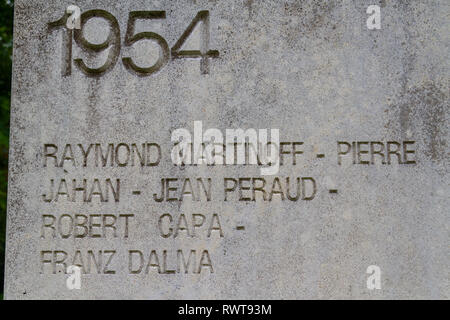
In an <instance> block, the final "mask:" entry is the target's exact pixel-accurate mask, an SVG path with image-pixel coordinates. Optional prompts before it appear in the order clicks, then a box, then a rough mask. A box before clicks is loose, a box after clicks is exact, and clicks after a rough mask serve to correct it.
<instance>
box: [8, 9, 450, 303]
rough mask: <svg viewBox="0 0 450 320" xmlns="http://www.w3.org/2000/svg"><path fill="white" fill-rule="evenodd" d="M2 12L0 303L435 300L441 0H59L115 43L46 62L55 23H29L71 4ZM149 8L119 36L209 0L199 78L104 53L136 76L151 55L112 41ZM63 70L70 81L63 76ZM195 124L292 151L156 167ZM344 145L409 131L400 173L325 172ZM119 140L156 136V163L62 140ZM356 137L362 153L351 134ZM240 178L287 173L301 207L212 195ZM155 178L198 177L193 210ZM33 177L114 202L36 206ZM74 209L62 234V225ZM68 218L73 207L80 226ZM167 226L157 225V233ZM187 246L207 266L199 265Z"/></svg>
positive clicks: (442, 254)
mask: <svg viewBox="0 0 450 320" xmlns="http://www.w3.org/2000/svg"><path fill="white" fill-rule="evenodd" d="M15 3H16V4H15V38H14V70H13V73H14V74H13V92H12V100H13V104H12V118H11V151H10V177H9V195H8V196H9V199H8V221H7V248H6V249H7V256H6V283H5V290H6V291H5V292H6V296H5V297H6V298H7V299H82V298H83V299H104V298H112V299H180V298H189V299H215V298H222V299H230V298H236V299H240V298H246V299H253V298H255V299H256V298H258V299H271V298H277V299H302V298H312V299H328V298H352V299H356V298H363V299H366V298H367V299H380V298H388V299H398V298H425V299H429V298H438V299H448V298H449V293H450V292H449V268H448V267H449V250H448V244H449V232H448V227H449V209H448V208H449V206H450V203H449V151H448V141H449V134H448V119H449V64H448V61H449V56H448V53H449V34H450V32H449V31H450V30H449V24H448V14H449V5H448V1H446V0H438V1H436V0H433V1H431V0H430V1H389V0H384V1H366V0H361V1H350V0H343V1H313V0H307V1H252V0H230V1H206V0H197V1H195V0H194V1H187V0H182V1H144V0H134V1H118V0H108V1H103V0H101V1H87V0H82V1H76V4H77V5H78V6H79V7H80V8H81V10H82V12H86V11H89V10H93V9H101V10H105V11H107V12H109V13H110V14H111V15H113V16H114V17H115V19H117V23H118V26H119V29H120V42H119V41H118V42H115V40H114V39H115V38H114V35H117V33H118V32H117V30H118V29H117V28H115V29H114V30H116V32H115V33H114V32H113V33H112V37H111V39H112V40H111V42H110V44H111V45H112V48H110V49H107V50H106V51H104V52H100V53H96V52H90V53H89V52H87V50H86V48H85V49H83V48H82V47H81V46H80V44H81V45H82V42H81V41H79V43H77V42H75V41H73V48H72V51H73V56H72V59H68V58H65V54H67V52H68V51H67V50H68V49H67V48H68V47H67V44H66V43H64V42H63V34H66V33H67V30H66V29H62V28H61V29H54V30H49V28H48V26H47V24H48V23H49V22H51V21H56V20H58V19H59V18H61V17H62V16H63V13H64V11H65V8H66V7H67V6H68V5H70V4H72V3H71V1H65V0H64V1H60V0H58V1H56V0H16V1H15ZM371 4H378V5H380V7H381V29H380V30H368V29H367V27H366V20H367V18H368V14H367V13H366V8H367V7H368V6H369V5H371ZM150 10H160V11H165V12H166V18H165V19H157V20H147V21H146V20H139V21H137V23H136V29H135V33H138V32H144V31H152V32H156V33H158V34H160V35H161V36H162V37H163V38H164V39H165V41H167V43H168V47H169V48H172V47H173V46H174V45H175V43H176V42H177V40H178V39H179V38H180V36H181V35H182V34H183V32H184V31H185V30H186V28H187V27H188V25H189V24H190V23H191V21H192V20H193V19H194V17H195V16H196V15H197V13H198V12H199V11H202V10H208V11H209V16H210V18H209V19H210V20H209V28H208V29H209V36H210V41H209V49H211V50H218V51H219V57H217V58H211V59H208V61H209V63H208V64H209V67H208V68H209V73H207V74H202V73H201V70H203V71H207V69H206V68H205V67H204V68H203V69H201V67H200V60H199V59H183V58H182V59H172V58H171V57H169V61H168V63H167V64H166V65H165V66H164V67H163V68H162V69H161V70H159V71H158V72H156V73H155V74H152V75H149V76H138V75H136V74H135V73H133V72H130V71H129V70H127V69H126V68H125V65H124V63H123V62H122V58H123V57H129V56H131V57H132V58H133V59H134V62H135V64H137V65H142V66H147V67H148V66H150V65H151V64H153V63H154V62H155V61H156V60H157V58H156V57H158V54H159V51H158V47H157V45H156V44H155V42H150V41H138V42H137V43H135V44H134V45H133V46H127V45H126V42H125V35H126V30H127V27H128V24H127V22H128V20H129V13H130V12H132V11H150ZM200 26H201V25H199V26H197V27H200ZM108 28H109V27H108V23H106V20H105V19H103V18H93V19H92V20H90V21H89V22H88V23H87V24H86V26H85V27H84V28H83V33H84V35H85V36H86V38H87V40H88V41H91V42H94V43H97V44H98V43H101V42H103V41H105V39H107V35H108V33H109V31H108V30H109V29H108ZM205 30H206V29H205ZM207 35H208V33H207V32H203V33H202V32H200V31H199V30H197V28H196V29H195V30H194V32H193V34H192V37H189V43H188V42H186V46H190V47H191V48H187V49H196V48H198V47H199V46H202V48H203V49H204V48H205V42H204V41H203V40H205V39H206V38H205V37H207ZM118 43H120V46H121V48H120V50H118V48H117V47H114V46H115V45H117V44H118ZM115 48H116V49H115ZM132 48H133V49H132ZM182 49H183V48H182ZM185 49H186V48H185ZM203 49H202V50H203ZM207 49H208V48H207ZM108 52H112V53H108ZM80 58H81V59H83V61H84V62H85V63H86V65H87V66H89V67H91V68H93V67H94V66H95V67H99V66H101V65H102V64H104V62H105V61H109V62H111V63H112V64H111V68H110V70H108V71H107V72H105V73H104V74H100V75H98V74H97V75H95V74H87V73H86V72H83V71H82V70H80V68H79V67H78V66H77V64H76V62H75V61H73V59H80ZM116 58H117V61H116V62H115V59H116ZM68 61H69V62H70V66H71V73H70V74H66V75H65V76H63V75H62V72H63V71H62V70H63V68H64V67H63V66H64V63H67V62H68ZM114 62H115V63H114ZM194 121H202V123H203V127H204V129H207V128H218V129H220V130H225V129H228V128H230V129H236V128H242V129H249V128H256V129H262V128H278V129H280V140H281V141H286V142H303V145H302V146H301V148H300V149H301V150H303V154H301V155H299V156H297V163H296V165H293V164H292V156H290V155H286V156H285V164H284V165H283V166H281V167H280V171H279V172H278V173H277V174H276V175H275V176H264V177H263V176H261V174H260V170H259V169H260V168H259V167H257V166H244V165H227V166H219V165H218V166H202V165H199V166H186V167H184V168H181V167H179V166H175V165H174V164H173V163H172V162H171V158H170V152H171V149H172V147H173V143H172V142H171V134H172V132H173V131H174V130H175V129H178V128H187V129H189V130H191V132H192V131H193V126H194ZM343 141H347V142H350V143H351V142H354V141H362V142H371V141H372V142H382V143H383V146H384V147H385V148H386V147H387V143H388V142H397V143H399V144H401V145H402V146H403V145H404V144H403V142H404V141H413V142H414V144H411V145H407V148H410V150H414V151H415V153H414V154H412V153H409V154H407V155H406V156H407V157H410V159H413V160H411V161H414V162H415V163H401V164H399V163H398V161H397V157H396V155H392V159H391V160H392V161H391V164H382V163H381V158H380V157H378V156H377V155H375V161H374V164H359V163H353V160H352V154H349V155H347V156H344V157H342V163H341V165H339V164H338V142H343ZM121 143H123V144H127V145H129V146H131V145H132V144H137V146H138V147H140V146H141V145H142V143H156V144H158V145H159V146H160V147H161V161H160V163H159V165H157V166H144V167H141V165H140V164H139V163H138V162H137V160H136V159H135V160H136V165H135V166H131V165H130V163H131V160H130V162H129V164H128V165H127V166H123V167H122V166H119V165H118V164H117V163H115V164H114V165H113V166H110V165H109V163H108V164H107V166H106V167H102V166H101V162H98V164H99V166H96V165H95V161H94V158H95V157H94V153H91V154H90V156H89V158H88V161H87V163H86V166H84V165H83V156H82V153H81V151H80V150H81V149H80V147H79V146H78V144H81V145H82V146H83V147H86V148H87V147H88V146H89V145H90V144H94V145H95V144H99V145H100V146H101V147H102V148H103V151H104V152H106V150H107V146H108V144H114V147H117V146H118V145H119V144H121ZM46 144H47V145H55V146H57V147H58V152H57V156H58V166H56V165H55V161H54V159H53V158H51V157H49V156H47V157H46V156H45V154H46V153H45V152H46V150H45V145H46ZM68 144H70V145H71V146H72V151H73V153H74V154H73V157H74V159H75V165H74V164H73V161H71V160H70V158H71V156H72V155H71V154H70V150H66V151H67V152H66V154H65V156H66V160H65V161H63V166H62V167H61V166H59V164H60V162H61V159H62V158H63V157H64V149H65V146H66V145H68ZM395 145H396V144H392V145H391V146H395ZM360 146H361V148H362V149H363V150H368V148H369V146H370V144H360ZM373 146H375V147H376V146H381V145H380V144H373ZM93 148H94V149H95V146H94V147H93ZM121 148H122V149H121V150H122V151H123V150H126V147H121ZM286 148H287V149H288V150H289V147H286ZM94 149H93V150H94ZM51 150H52V149H51V147H47V153H51V152H50V151H51ZM402 150H403V149H402ZM94 151H95V150H94ZM94 151H92V152H94ZM317 154H324V155H325V156H324V157H323V158H318V157H317ZM122 156H123V154H122ZM360 156H361V159H362V160H363V161H365V160H368V161H371V157H370V155H368V154H365V153H362V154H361V155H360ZM122 159H124V158H122ZM46 161H47V166H45V163H46ZM120 161H125V160H119V162H120ZM386 161H387V160H386ZM402 162H404V154H403V153H402ZM246 177H250V178H258V177H259V178H261V177H262V178H264V179H266V182H267V186H271V184H272V181H273V179H274V178H275V177H280V178H281V181H285V178H286V177H290V178H291V183H292V181H295V179H296V178H297V177H311V178H313V179H314V181H315V182H316V184H317V192H316V194H315V197H314V199H312V200H301V199H300V200H298V201H290V200H288V199H285V200H281V196H280V195H274V196H273V199H272V201H263V199H262V195H261V193H257V198H256V201H239V193H238V191H237V190H236V192H230V193H229V194H228V197H229V198H228V200H227V201H224V178H234V179H238V178H246ZM163 178H178V179H184V178H189V179H192V180H193V181H194V182H195V181H196V180H195V179H197V178H205V179H207V178H211V181H212V182H211V184H212V191H211V193H212V195H211V201H205V197H204V196H203V197H200V201H193V200H192V199H191V197H189V196H187V197H185V198H184V199H183V201H163V202H156V201H154V199H153V193H155V192H158V188H159V186H160V183H161V179H163ZM52 179H53V181H54V184H55V187H54V188H58V187H57V186H59V185H60V184H61V180H62V179H64V180H65V181H66V183H67V185H68V189H69V193H71V192H72V190H71V189H72V182H73V179H76V180H77V186H78V187H80V186H83V179H86V180H87V182H86V183H87V189H88V190H89V191H87V193H88V196H87V197H88V198H89V193H90V190H91V188H92V185H93V184H94V181H95V179H99V180H98V181H99V182H100V183H101V188H102V192H103V193H104V194H106V193H107V191H105V190H110V189H108V185H107V181H106V179H111V183H112V184H113V185H114V186H116V185H115V183H116V180H117V179H120V191H118V193H120V199H119V201H117V202H116V201H114V197H113V194H112V193H111V192H109V199H108V201H106V199H103V200H105V201H104V202H101V201H100V196H99V195H96V194H95V192H94V195H93V196H92V201H89V199H86V201H83V192H82V191H78V192H76V193H75V194H76V198H75V201H72V199H71V198H70V199H68V197H67V196H64V195H60V196H59V198H58V199H57V201H55V198H56V195H55V194H54V196H53V199H52V200H51V201H50V202H46V201H45V199H48V198H49V197H50V192H49V191H48V190H49V186H50V185H51V180H52ZM205 181H206V180H205ZM242 181H243V184H244V185H245V186H246V185H247V182H246V180H242ZM178 185H179V188H181V186H182V180H181V181H179V182H178ZM61 188H62V189H60V192H61V193H63V191H64V185H63V186H61ZM283 188H284V191H286V190H285V189H286V188H285V186H283ZM334 189H336V190H337V193H330V190H334ZM116 191H117V190H116ZM133 191H140V192H141V193H140V194H133ZM55 192H56V191H55ZM178 192H179V190H178ZM291 192H292V189H291ZM44 194H45V196H43V195H44ZM174 194H175V192H174ZM246 195H250V197H251V195H252V193H251V191H246V190H244V191H243V196H244V197H245V196H246ZM126 214H129V215H133V217H130V218H129V220H128V222H129V225H128V237H125V231H124V230H125V229H126V225H125V218H124V217H118V218H117V222H116V227H117V230H116V237H114V232H113V231H114V230H113V229H112V228H108V227H106V228H103V227H98V226H97V225H98V224H100V225H101V224H102V223H103V222H106V224H108V223H110V224H111V223H112V221H113V219H114V218H112V217H111V216H105V215H115V216H118V215H126ZM164 214H170V215H171V216H173V219H174V222H173V224H172V227H173V228H174V229H175V228H176V225H177V223H176V222H177V221H178V219H179V216H180V215H181V214H185V215H186V218H187V222H188V224H189V225H190V227H189V229H190V230H189V232H190V233H191V234H190V235H187V232H186V230H183V229H181V230H180V231H179V233H178V236H177V237H174V235H172V236H170V237H167V238H165V237H163V236H162V235H161V231H160V229H159V224H158V221H159V219H160V218H161V216H162V215H164ZM193 214H197V216H195V217H194V218H195V219H196V220H194V222H192V215H193ZM199 214H202V215H203V216H204V217H205V223H204V225H203V226H201V227H197V228H195V235H193V229H194V228H192V224H193V223H194V224H200V220H203V218H202V216H200V215H199ZM213 214H217V215H218V217H219V218H220V224H221V228H222V232H223V237H222V236H221V233H220V231H218V230H212V232H211V235H210V237H208V226H209V225H210V224H211V221H212V220H213V217H214V216H213ZM64 215H65V216H64ZM75 215H79V216H78V218H77V219H78V220H76V221H78V223H79V224H80V225H81V226H79V227H77V228H74V229H73V230H72V232H70V229H69V227H70V221H71V219H75V218H76V216H75ZM81 215H84V216H87V217H89V218H90V223H91V228H88V231H89V233H88V235H87V236H84V234H85V232H84V231H85V230H86V229H85V226H87V225H84V224H83V223H84V222H83V216H81ZM95 215H101V216H100V217H99V216H95ZM52 217H54V218H55V219H56V220H55V221H56V222H55V223H54V224H52V221H53V220H52V219H53V218H52ZM61 217H63V218H62V219H61V220H60V218H61ZM102 219H106V220H105V221H103V220H102ZM58 221H61V225H60V227H58V223H57V222H58ZM168 221H169V218H168V216H165V217H163V219H162V228H163V232H164V233H166V232H168V230H169V226H168V225H167V223H168ZM183 222H184V221H181V226H183ZM214 223H215V222H214V221H213V224H214ZM46 225H47V227H46ZM51 226H53V227H54V228H55V233H54V234H53V229H52V228H51ZM238 226H243V227H244V229H242V228H237V227H238ZM61 228H62V229H61ZM238 229H239V230H238ZM103 232H106V234H105V235H104V234H103ZM77 234H78V236H79V237H78V238H77V237H76V235H77ZM97 235H99V237H97ZM130 250H139V251H140V252H142V254H143V258H144V264H143V267H142V271H141V272H140V273H131V271H136V270H137V269H139V262H140V261H139V259H137V260H136V257H138V256H139V253H136V251H134V252H135V253H132V254H131V255H132V257H133V259H134V260H133V261H132V264H131V270H130V269H129V268H130V261H129V255H130V252H129V251H130ZM152 250H155V254H156V255H157V256H158V260H159V261H158V262H159V265H160V270H159V271H160V273H158V268H157V267H155V266H154V265H155V264H156V260H155V254H154V255H153V257H151V259H152V262H151V263H152V264H153V266H151V265H150V266H148V273H147V272H146V271H147V270H146V269H147V265H148V261H149V256H150V254H151V252H152ZM164 250H166V251H165V252H164ZM177 250H183V251H182V252H183V254H184V257H185V258H186V260H187V257H188V255H189V253H190V252H191V250H195V252H196V258H195V259H192V261H194V260H195V261H194V262H192V261H191V264H190V265H189V270H188V273H185V272H184V269H183V266H182V265H180V263H177ZM204 250H207V252H208V255H209V257H210V260H211V265H212V271H213V272H211V267H210V266H209V265H208V262H209V261H208V260H207V259H206V257H203V258H204V260H203V261H202V259H201V256H202V253H203V252H204ZM100 251H101V252H100ZM111 251H113V252H114V254H112V253H111ZM77 252H79V253H80V254H79V255H78V254H77ZM100 254H101V255H102V261H99V255H100ZM66 255H67V257H66V259H65V261H64V263H66V267H67V266H69V265H72V264H74V265H76V264H78V265H81V264H82V265H83V267H84V271H85V272H84V274H82V276H81V289H79V290H77V289H75V290H69V289H68V288H67V287H66V279H67V278H68V276H69V275H68V274H65V270H64V266H63V265H61V264H54V263H53V264H52V263H51V262H50V263H49V262H46V261H53V262H55V259H56V260H62V259H63V257H65V256H66ZM111 256H112V258H111V261H109V262H108V260H109V258H110V257H111ZM93 257H94V258H95V259H96V262H97V264H101V267H99V268H98V269H99V270H96V269H97V268H96V267H95V266H94V260H92V258H93ZM178 258H179V256H178ZM89 259H90V260H89ZM88 261H90V262H91V268H90V270H88V263H89V262H88ZM164 261H165V262H164ZM201 261H202V264H203V266H200V273H198V264H199V263H200V262H201ZM164 264H166V265H165V266H164ZM193 265H195V268H194V267H193ZM370 265H376V266H379V267H380V269H381V289H375V290H369V289H368V288H367V286H366V281H367V278H368V277H369V274H367V273H366V269H367V267H368V266H370ZM177 268H178V269H180V270H179V271H181V272H178V270H177ZM169 270H173V271H174V273H171V272H170V271H169Z"/></svg>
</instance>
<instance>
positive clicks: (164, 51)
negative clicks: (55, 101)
mask: <svg viewBox="0 0 450 320" xmlns="http://www.w3.org/2000/svg"><path fill="white" fill-rule="evenodd" d="M68 18H69V14H67V13H66V14H65V15H64V16H63V17H62V18H61V19H59V20H57V21H54V22H50V23H49V24H48V27H49V31H52V30H59V29H62V30H63V31H64V33H63V53H62V57H63V58H62V70H61V72H62V75H63V76H69V75H71V74H72V44H73V40H75V43H76V44H77V45H78V46H79V47H80V48H81V49H82V50H83V51H85V52H86V53H88V54H90V55H95V54H99V53H101V52H103V51H105V50H109V54H108V57H107V59H106V61H105V63H104V64H103V65H102V66H100V67H98V68H91V67H89V66H87V65H86V63H85V62H84V60H83V59H73V62H74V63H75V66H76V67H77V68H78V69H79V70H80V71H81V72H83V73H84V74H85V75H87V76H90V77H95V76H101V75H103V74H105V73H106V72H108V71H110V70H112V69H113V68H114V66H115V65H116V64H117V60H118V59H119V56H120V52H121V38H120V33H121V32H120V26H119V22H118V21H117V19H116V18H115V17H114V16H113V15H112V14H111V13H109V12H107V11H105V10H100V9H96V10H89V11H86V12H83V13H82V14H81V17H80V19H81V23H80V29H75V30H72V29H68V28H67V27H66V23H67V19H68ZM92 18H99V19H103V20H106V21H107V22H108V25H109V29H110V32H109V34H108V37H107V39H106V40H105V41H104V42H103V43H100V44H95V43H91V42H89V41H88V40H87V39H86V38H85V36H84V34H83V30H84V26H85V25H86V23H87V22H88V21H89V20H90V19H92ZM165 18H166V12H165V11H132V12H130V14H129V17H128V27H127V31H126V33H125V39H124V43H123V45H124V46H125V47H131V46H133V45H134V44H135V43H137V42H138V41H141V40H150V41H152V42H154V43H156V44H157V45H158V46H159V56H158V60H157V61H156V62H155V63H154V64H153V65H152V66H150V67H143V66H139V65H137V64H136V63H135V62H134V61H133V58H132V57H123V58H122V63H123V64H124V66H125V68H126V69H127V70H129V71H130V72H132V73H134V74H136V75H138V76H141V77H145V76H150V75H152V74H154V73H156V72H158V71H160V70H161V69H162V68H163V67H164V66H165V65H166V64H167V63H168V62H169V61H171V60H175V59H181V58H194V59H200V71H201V73H202V74H208V73H209V59H210V58H217V57H219V51H217V50H209V40H210V33H209V11H206V10H203V11H199V12H198V13H197V15H196V16H195V18H194V20H192V22H191V23H190V24H189V25H188V27H187V28H186V30H185V31H184V32H183V34H182V35H181V37H180V38H179V39H178V41H177V42H176V43H175V45H174V46H173V47H172V49H170V50H169V45H168V44H167V41H166V40H165V39H164V38H163V37H162V36H160V35H159V34H157V33H155V32H140V33H135V26H136V22H137V21H138V20H145V19H147V20H150V19H165ZM200 23H201V24H200ZM198 24H200V27H201V28H202V29H201V39H200V40H201V44H200V48H199V49H198V50H180V49H181V47H182V46H183V44H184V43H185V42H186V40H187V39H188V38H189V36H190V35H191V34H192V32H193V31H194V29H195V28H196V26H197V25H198Z"/></svg>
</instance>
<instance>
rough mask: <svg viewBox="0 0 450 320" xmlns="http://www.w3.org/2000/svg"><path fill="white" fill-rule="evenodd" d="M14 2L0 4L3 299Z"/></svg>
mask: <svg viewBox="0 0 450 320" xmlns="http://www.w3.org/2000/svg"><path fill="white" fill-rule="evenodd" d="M13 16H14V10H13V0H0V296H1V297H3V282H4V269H5V234H6V194H7V187H8V149H9V106H10V101H11V60H12V36H13Z"/></svg>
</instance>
